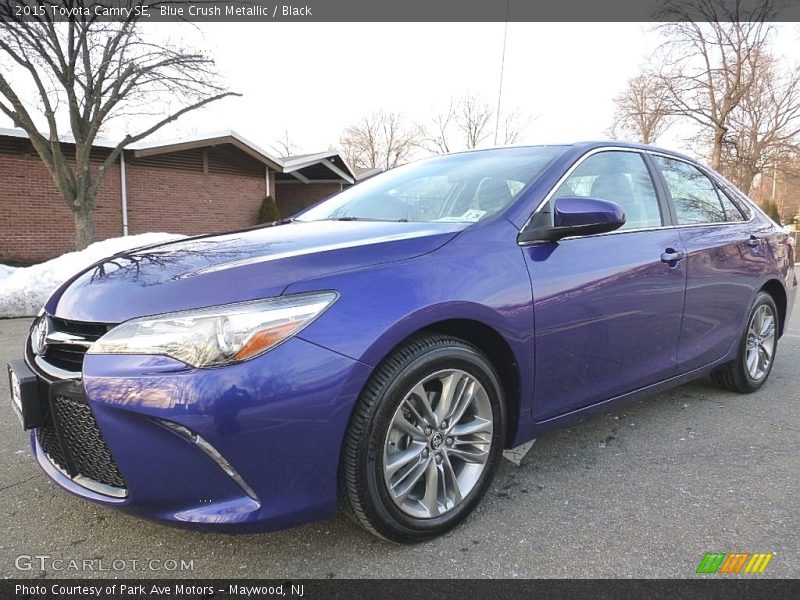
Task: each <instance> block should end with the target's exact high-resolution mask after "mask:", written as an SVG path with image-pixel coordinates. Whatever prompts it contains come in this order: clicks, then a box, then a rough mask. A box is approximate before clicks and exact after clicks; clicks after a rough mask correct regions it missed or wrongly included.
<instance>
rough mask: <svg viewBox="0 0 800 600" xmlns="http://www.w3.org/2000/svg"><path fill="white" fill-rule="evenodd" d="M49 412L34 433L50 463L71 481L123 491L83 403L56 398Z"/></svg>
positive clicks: (91, 415)
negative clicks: (82, 479) (89, 481)
mask: <svg viewBox="0 0 800 600" xmlns="http://www.w3.org/2000/svg"><path fill="white" fill-rule="evenodd" d="M50 409H51V410H50V411H49V412H50V414H49V418H48V423H47V424H46V425H45V426H44V427H39V428H37V429H36V438H37V440H38V441H39V446H41V448H42V450H43V451H44V452H45V454H47V456H48V457H49V458H50V460H52V461H53V462H54V463H55V464H56V465H57V466H58V467H60V468H61V469H62V470H64V471H66V472H67V473H68V474H69V475H70V476H71V477H75V476H76V475H83V476H84V477H87V478H89V479H92V480H94V481H96V482H99V483H102V484H105V485H109V486H112V487H116V488H122V489H125V488H126V485H125V480H124V479H122V475H121V474H120V472H119V469H118V468H117V463H116V462H115V461H114V457H113V456H111V451H110V450H109V449H108V445H107V444H106V442H105V440H104V439H103V436H102V434H101V433H100V429H99V428H98V426H97V422H96V421H95V419H94V415H93V414H92V411H91V409H90V408H89V406H88V405H87V404H86V402H85V401H83V400H82V399H78V398H70V397H67V396H63V395H59V394H55V395H54V396H53V398H52V401H51V402H50ZM61 440H63V444H62V441H61Z"/></svg>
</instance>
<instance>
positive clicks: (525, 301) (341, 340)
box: [285, 220, 534, 409]
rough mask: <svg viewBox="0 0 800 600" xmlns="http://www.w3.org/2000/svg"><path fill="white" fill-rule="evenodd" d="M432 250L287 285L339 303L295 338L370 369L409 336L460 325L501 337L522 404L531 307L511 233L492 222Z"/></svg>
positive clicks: (529, 359)
mask: <svg viewBox="0 0 800 600" xmlns="http://www.w3.org/2000/svg"><path fill="white" fill-rule="evenodd" d="M488 225H489V226H487V227H476V228H474V229H469V230H467V231H465V232H463V233H462V234H461V235H459V236H458V237H457V238H456V239H454V240H453V241H451V242H450V243H449V244H447V245H446V246H444V247H442V248H440V249H439V250H436V251H435V252H432V253H429V254H426V255H423V256H419V257H416V258H413V259H409V260H404V261H399V262H395V263H392V264H384V265H375V266H372V267H367V268H364V269H358V270H353V271H348V272H346V273H338V274H333V275H331V276H329V277H321V278H315V279H313V280H306V281H302V282H299V283H297V284H294V285H291V286H289V288H287V290H286V292H285V293H286V294H290V293H300V292H304V291H312V290H319V289H334V290H337V291H338V292H339V294H340V298H339V300H338V301H337V302H336V304H334V305H333V306H332V307H331V308H330V309H328V311H326V313H325V314H324V315H323V316H322V317H321V318H320V319H318V320H317V321H315V322H314V323H313V324H312V325H310V326H309V327H307V328H306V329H305V330H303V332H302V333H301V334H300V336H301V337H302V338H303V339H305V340H306V341H309V342H312V343H314V344H318V345H320V346H323V347H325V348H328V349H329V350H333V351H334V352H338V353H341V354H343V355H345V356H347V357H350V358H353V359H355V360H358V361H360V362H362V363H365V364H367V365H370V366H375V365H377V364H379V363H380V362H381V361H382V360H383V359H384V358H385V357H386V356H387V355H388V354H389V353H391V351H392V349H394V348H395V347H397V345H398V344H400V343H401V342H402V341H403V340H404V339H406V338H408V337H409V336H410V335H412V334H414V333H416V332H418V331H420V330H423V329H425V328H427V327H430V326H431V325H433V324H435V323H440V322H442V321H448V320H453V319H467V320H471V321H476V322H479V323H481V324H483V325H485V326H487V327H490V328H491V329H493V330H494V331H496V332H497V333H498V334H499V335H501V336H502V337H503V338H504V340H505V341H506V343H507V344H508V346H509V348H510V349H511V351H512V352H513V354H514V356H515V358H516V360H517V364H518V365H519V368H520V382H521V388H522V389H521V390H520V391H521V398H520V400H521V405H522V408H523V409H524V407H525V406H527V405H528V404H529V400H530V398H531V397H532V393H533V390H532V383H533V374H532V365H533V324H534V321H533V307H532V302H531V285H530V278H529V276H528V271H527V268H526V266H525V262H524V258H523V256H522V253H521V251H520V249H519V247H518V246H517V244H516V235H517V233H518V232H517V230H516V228H515V227H514V226H513V225H512V224H511V223H510V222H508V221H505V220H498V221H495V222H493V223H490V224H488Z"/></svg>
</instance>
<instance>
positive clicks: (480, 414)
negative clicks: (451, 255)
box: [339, 334, 506, 543]
mask: <svg viewBox="0 0 800 600" xmlns="http://www.w3.org/2000/svg"><path fill="white" fill-rule="evenodd" d="M505 429H506V416H505V408H504V398H503V390H502V386H501V384H500V380H499V378H498V376H497V374H496V372H495V370H494V368H493V367H492V365H491V363H490V362H489V360H488V359H487V358H486V357H485V356H484V355H483V353H482V352H481V351H480V350H479V349H477V348H476V347H474V346H472V345H471V344H468V343H467V342H465V341H463V340H461V339H458V338H455V337H452V336H446V335H438V334H425V335H420V336H416V337H414V338H412V339H410V340H409V341H408V342H406V343H404V344H403V345H402V346H400V347H398V348H397V349H396V350H395V351H394V352H392V354H391V355H389V357H388V358H387V359H385V360H384V361H383V362H382V363H381V364H380V365H379V366H378V367H377V368H376V369H375V372H374V373H373V375H372V377H371V378H370V380H369V382H368V383H367V385H366V387H365V388H364V391H363V392H362V393H361V396H360V397H359V399H358V402H357V404H356V407H355V409H354V411H353V415H352V417H351V419H350V425H349V428H348V431H347V434H346V437H345V441H344V447H343V450H342V457H341V464H340V472H339V499H340V503H341V505H342V507H343V509H344V511H345V512H346V513H347V514H348V516H350V517H351V518H352V519H353V520H355V521H356V522H357V523H358V524H359V525H361V526H362V527H364V528H365V529H366V530H367V531H369V532H371V533H373V534H374V535H377V536H378V537H381V538H383V539H386V540H389V541H392V542H398V543H414V542H420V541H424V540H427V539H430V538H433V537H435V536H438V535H440V534H442V533H444V532H445V531H447V530H449V529H451V528H452V527H455V526H456V525H457V524H458V523H460V522H461V521H462V520H463V519H465V518H466V517H467V515H469V513H470V512H471V511H472V510H473V508H474V507H475V506H476V505H477V503H478V502H479V500H480V498H481V496H482V495H483V493H484V492H485V491H486V488H487V487H488V486H489V484H490V482H491V480H492V477H493V476H494V473H495V471H496V469H497V465H498V463H499V460H500V457H501V455H502V451H503V442H504V440H505Z"/></svg>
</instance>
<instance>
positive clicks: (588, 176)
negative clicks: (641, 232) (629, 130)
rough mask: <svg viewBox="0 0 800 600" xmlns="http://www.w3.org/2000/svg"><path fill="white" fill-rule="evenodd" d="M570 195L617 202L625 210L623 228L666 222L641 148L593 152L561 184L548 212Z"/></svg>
mask: <svg viewBox="0 0 800 600" xmlns="http://www.w3.org/2000/svg"><path fill="white" fill-rule="evenodd" d="M566 196H578V197H584V198H597V199H600V200H610V201H611V202H616V203H617V204H619V205H620V206H621V207H622V210H623V211H624V212H625V225H623V226H622V228H621V229H642V228H646V227H660V226H661V225H662V224H663V223H662V219H661V210H660V208H659V204H658V196H657V195H656V190H655V186H654V185H653V180H652V178H651V177H650V172H649V171H648V170H647V165H645V163H644V158H643V157H642V156H641V155H640V154H639V153H637V152H619V151H608V152H600V153H598V154H594V155H592V156H590V157H589V158H587V159H586V160H584V161H583V162H582V163H581V164H580V165H578V167H577V168H576V169H575V170H574V171H573V172H572V173H571V174H570V176H569V177H567V179H566V180H564V183H562V184H561V185H560V186H559V187H558V189H557V190H556V191H555V193H554V194H553V197H552V198H551V200H550V202H549V204H550V205H551V206H549V207H546V208H545V211H544V212H545V213H547V212H550V213H552V204H553V203H554V202H555V201H556V200H557V199H558V198H561V197H566Z"/></svg>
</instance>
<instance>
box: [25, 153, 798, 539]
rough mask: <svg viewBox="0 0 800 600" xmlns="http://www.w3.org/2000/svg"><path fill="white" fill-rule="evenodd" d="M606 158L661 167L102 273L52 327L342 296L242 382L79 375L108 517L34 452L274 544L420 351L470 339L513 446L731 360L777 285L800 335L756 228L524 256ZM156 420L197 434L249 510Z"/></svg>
mask: <svg viewBox="0 0 800 600" xmlns="http://www.w3.org/2000/svg"><path fill="white" fill-rule="evenodd" d="M604 148H624V149H628V150H631V151H647V152H661V153H663V151H661V150H655V149H652V148H647V147H640V146H634V145H625V144H608V143H584V144H577V145H574V146H570V147H568V148H565V152H564V154H563V155H562V156H560V157H559V158H558V159H557V160H556V161H554V162H553V163H552V164H551V165H550V167H548V169H547V170H546V171H545V172H544V173H543V174H542V175H541V176H540V177H539V178H538V179H537V180H536V181H535V182H534V183H533V184H532V185H531V186H530V187H529V189H527V190H525V191H524V193H523V194H522V195H521V196H520V197H519V198H518V200H517V201H515V203H514V204H513V205H511V206H510V207H509V208H508V209H507V210H505V211H504V212H503V213H502V214H500V215H498V216H496V217H494V218H490V219H487V220H485V221H480V222H478V223H475V224H472V225H468V224H463V223H403V222H398V223H389V222H324V223H321V222H310V223H302V222H301V223H297V222H295V223H289V224H286V225H281V226H277V227H272V228H263V229H254V230H249V231H242V232H233V233H229V234H225V235H221V236H204V237H199V238H192V239H190V240H188V241H183V242H177V243H170V244H165V245H160V246H156V247H151V248H145V249H139V250H136V251H132V252H127V253H122V254H120V255H117V256H115V257H111V258H110V259H107V260H106V261H101V262H100V263H98V264H96V265H94V266H93V267H91V268H89V269H87V270H86V271H84V272H83V273H81V274H79V275H77V276H76V277H74V278H73V279H72V280H71V281H69V282H67V283H66V284H65V285H64V286H62V287H61V288H60V289H59V290H58V291H57V292H56V293H55V294H54V295H53V297H52V298H51V299H50V301H49V302H48V303H47V305H46V307H45V308H46V312H47V313H48V314H50V315H54V316H57V317H60V318H64V319H72V320H77V321H91V322H102V323H113V324H116V323H120V322H122V321H125V320H128V319H131V318H135V317H139V316H143V315H153V314H158V313H162V312H170V311H176V310H182V309H189V308H196V307H203V306H210V305H216V304H224V303H230V302H238V301H244V300H252V299H258V298H266V297H272V296H278V295H282V294H294V293H300V292H311V291H319V290H336V291H337V292H338V293H339V296H340V297H339V300H338V301H337V302H336V303H335V304H334V305H333V306H332V307H331V308H330V309H329V310H328V311H327V312H326V313H325V314H324V315H323V316H322V317H321V318H319V319H318V320H316V321H315V322H313V323H312V324H311V325H310V326H309V327H307V328H306V329H304V330H303V331H302V332H301V333H300V334H299V335H297V336H295V337H294V338H292V339H290V340H288V341H287V342H285V343H283V344H281V345H280V346H278V347H277V348H275V349H273V350H271V351H270V352H268V353H266V354H263V355H261V356H259V357H257V358H255V359H252V360H249V361H246V362H242V363H238V364H235V365H230V366H225V367H221V368H206V369H195V368H191V367H188V366H187V365H185V364H183V363H181V362H179V361H177V360H174V359H172V358H167V357H159V356H121V355H91V354H90V355H87V356H86V358H85V362H84V367H83V377H82V385H83V388H84V390H85V394H86V397H87V399H88V401H89V403H90V406H91V408H92V411H93V412H94V415H95V418H96V420H97V422H98V423H99V426H100V428H101V430H102V432H103V435H104V437H105V438H106V440H107V443H108V445H109V447H110V450H111V452H112V454H113V455H114V457H115V459H116V461H117V463H118V464H119V469H120V471H121V472H122V474H123V475H124V477H125V480H126V481H127V483H128V485H129V488H128V489H129V495H128V497H127V498H124V499H112V498H108V497H106V496H103V495H102V494H99V493H95V492H92V491H90V490H87V489H85V488H83V487H81V486H80V485H77V484H75V483H74V482H73V481H71V480H70V479H69V478H68V477H66V476H65V475H64V474H62V473H61V472H59V471H58V470H56V469H54V468H53V467H52V466H51V465H50V464H49V462H48V460H47V458H46V457H45V456H43V455H42V453H41V451H40V448H39V447H38V444H37V442H36V437H35V435H32V436H31V441H32V445H33V447H34V451H36V452H37V458H38V459H39V462H40V464H42V466H43V468H44V469H45V470H46V471H47V473H48V475H50V477H51V478H53V479H54V480H55V481H56V482H57V483H59V484H60V485H62V486H63V487H64V488H65V489H67V490H68V491H70V492H72V493H74V494H76V495H79V496H81V497H84V498H87V499H89V500H93V501H97V502H102V503H106V504H113V505H118V506H121V507H124V508H127V509H129V510H131V511H133V512H137V513H139V514H142V515H145V516H148V517H153V518H158V519H162V520H165V521H170V522H178V523H184V524H202V525H217V526H224V527H230V528H231V529H236V530H272V529H278V528H283V527H288V526H292V525H296V524H299V523H302V522H306V521H311V520H315V519H323V518H327V517H330V516H332V515H333V514H334V513H335V510H336V489H337V470H338V461H339V451H340V448H341V445H342V440H343V437H344V434H345V431H346V428H347V424H348V420H349V418H350V415H351V412H352V409H353V407H354V405H355V402H356V400H357V398H358V395H359V393H360V392H361V390H362V389H363V387H364V385H365V383H366V382H367V380H368V378H369V376H370V374H371V373H372V371H373V369H374V368H375V367H376V365H378V364H379V363H380V362H381V361H382V360H383V359H384V358H385V357H386V356H387V355H388V354H389V353H390V352H391V351H392V349H393V348H395V347H396V346H397V345H398V344H399V343H401V342H402V341H403V340H404V339H406V338H408V337H409V336H410V335H412V334H413V333H415V332H418V331H421V330H425V329H439V330H445V331H451V332H456V333H457V332H463V333H464V335H465V336H466V337H469V338H470V339H473V340H474V341H476V342H477V341H478V340H483V342H484V343H485V344H489V346H488V349H489V350H491V356H492V357H493V358H494V359H495V360H496V361H498V363H497V365H496V366H497V368H498V370H500V371H502V375H503V383H504V387H505V393H506V396H507V402H508V403H509V409H510V410H509V413H510V414H511V427H510V431H509V436H508V439H507V445H508V446H513V445H516V444H519V443H522V442H525V441H527V440H529V439H531V438H532V437H535V436H536V435H539V434H540V433H542V432H543V431H545V430H546V429H548V428H550V427H552V426H554V425H556V424H559V423H563V422H565V421H568V420H571V419H575V418H580V417H582V416H584V415H586V414H587V413H588V412H590V411H593V410H598V409H601V408H603V407H605V406H606V405H607V404H608V403H609V402H612V401H616V400H622V399H629V398H633V397H638V396H639V395H641V394H645V393H649V392H652V391H654V390H659V389H663V388H666V387H670V386H674V385H677V384H679V383H681V382H683V381H686V380H688V379H691V378H694V377H697V376H700V375H703V374H705V373H707V372H709V371H710V370H711V369H712V368H713V367H714V366H716V365H719V364H722V363H724V362H726V361H728V360H730V359H732V358H733V356H735V354H736V347H737V342H738V340H739V334H740V332H741V331H742V329H743V327H744V321H745V319H746V316H747V311H748V309H749V306H750V303H751V302H752V299H753V297H754V294H755V293H756V291H757V290H759V289H761V288H763V287H764V286H767V287H768V288H769V289H771V290H774V291H775V293H776V294H780V293H783V295H784V302H783V308H784V313H785V318H788V316H789V315H788V313H789V310H790V307H791V306H792V298H793V297H794V294H795V293H796V287H797V281H796V278H795V273H794V270H793V261H792V260H791V258H792V253H791V250H790V249H789V248H788V247H787V243H786V236H785V234H783V233H782V231H781V230H780V229H779V228H778V227H777V226H776V225H775V224H774V223H773V222H771V221H770V220H769V219H768V218H767V217H766V216H765V215H763V214H762V213H761V212H760V211H757V210H754V216H753V219H752V220H751V221H748V222H745V223H737V224H725V225H723V226H716V225H709V226H700V227H696V226H693V227H677V226H674V225H671V224H668V225H667V226H664V227H661V228H655V229H654V230H648V231H619V232H614V233H611V234H607V235H595V236H588V237H586V238H573V239H566V240H563V241H561V242H558V243H556V242H552V243H540V244H532V245H520V244H518V242H517V236H518V234H519V232H520V230H521V229H522V228H523V227H524V226H525V224H526V222H527V221H528V219H529V218H530V217H531V215H532V213H533V212H534V211H535V210H536V209H537V207H538V206H539V205H540V204H541V203H542V202H543V201H544V200H545V199H546V198H547V194H548V193H549V192H550V190H552V189H553V188H554V186H555V185H556V184H557V183H558V182H559V180H560V179H561V178H562V177H563V176H564V174H565V173H566V172H567V170H568V169H569V168H570V167H571V166H572V165H574V164H575V163H576V161H577V160H579V159H580V158H581V157H582V156H584V155H586V154H587V153H589V152H594V151H597V150H600V149H604ZM499 151H500V152H501V150H499ZM665 154H668V155H670V156H675V155H674V154H672V153H665ZM682 159H684V160H687V161H688V160H689V159H687V158H685V157H682ZM690 162H693V161H690ZM693 164H694V163H693ZM715 177H716V176H715ZM753 234H756V235H758V236H759V237H760V238H761V239H762V240H763V244H762V245H761V247H759V248H758V250H756V251H754V249H753V248H752V247H750V246H747V245H746V243H745V242H746V240H747V239H748V237H749V236H750V235H753ZM669 247H675V248H683V249H684V250H685V251H686V252H687V255H688V260H686V261H682V263H681V264H677V265H675V266H670V265H666V264H664V263H663V262H662V261H661V260H660V259H659V256H660V253H662V252H664V250H665V249H666V248H669ZM779 304H780V302H779ZM622 332H625V335H621V333H622ZM31 366H32V367H35V365H33V364H31ZM565 375H566V376H568V377H565ZM159 420H166V421H169V422H173V423H177V424H179V425H182V426H184V427H186V428H188V429H189V430H191V431H194V432H196V433H197V434H199V435H200V436H201V437H202V438H203V439H205V440H206V441H207V442H208V443H209V444H211V445H212V446H213V447H214V448H216V449H217V450H218V451H219V453H220V454H221V455H222V456H224V457H225V458H226V459H227V460H228V461H229V462H230V463H231V464H232V465H233V466H234V467H235V469H236V470H237V471H238V473H239V475H241V477H242V479H243V480H244V481H246V482H247V483H248V484H249V486H250V487H251V488H252V490H253V491H254V492H255V496H256V497H255V498H253V497H251V496H250V495H248V494H246V493H244V491H243V489H242V488H241V487H240V486H238V485H237V484H236V482H235V481H234V480H233V479H232V478H231V477H229V476H228V475H226V473H225V472H223V470H221V469H220V467H219V465H218V464H216V463H215V462H214V461H213V460H211V459H210V458H209V457H208V456H205V455H204V454H203V453H201V452H200V451H199V450H198V448H197V447H196V446H194V445H193V444H190V443H188V442H187V441H186V440H185V439H183V438H181V437H180V436H178V435H176V433H175V432H174V431H171V430H169V429H167V428H165V427H163V426H162V425H160V424H159Z"/></svg>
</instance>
